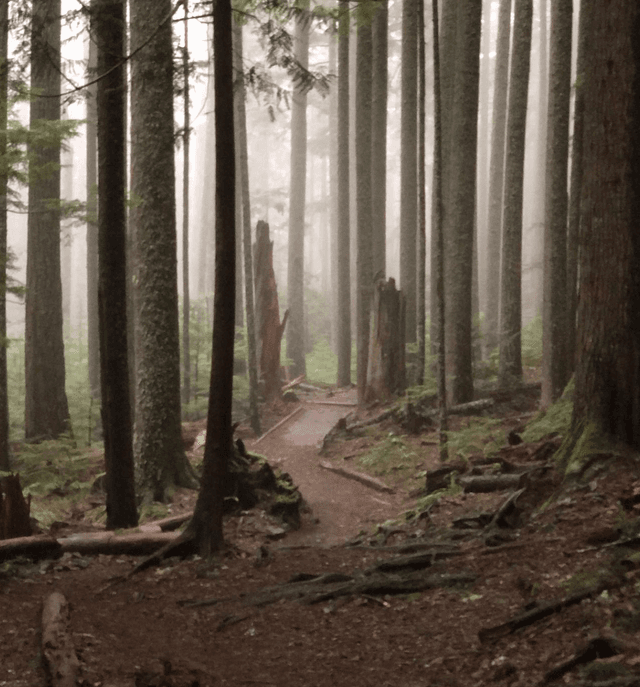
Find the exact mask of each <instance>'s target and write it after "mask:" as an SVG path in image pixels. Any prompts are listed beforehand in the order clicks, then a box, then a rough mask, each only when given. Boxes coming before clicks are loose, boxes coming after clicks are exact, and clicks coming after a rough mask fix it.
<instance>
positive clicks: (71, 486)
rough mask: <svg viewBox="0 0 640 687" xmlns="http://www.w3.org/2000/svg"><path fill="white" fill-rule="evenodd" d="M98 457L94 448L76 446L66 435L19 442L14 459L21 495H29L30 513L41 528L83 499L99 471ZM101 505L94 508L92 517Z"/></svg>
mask: <svg viewBox="0 0 640 687" xmlns="http://www.w3.org/2000/svg"><path fill="white" fill-rule="evenodd" d="M102 460H103V459H102V457H101V455H100V454H98V453H97V452H96V451H92V450H88V449H86V448H78V446H77V442H75V441H74V440H73V439H71V438H69V437H61V438H60V439H57V440H56V441H43V442H41V443H39V444H23V445H22V446H21V447H20V452H19V454H18V455H17V456H16V457H15V458H14V461H13V466H12V467H13V469H14V472H17V473H19V474H20V484H21V485H22V488H23V493H24V494H25V496H31V497H32V501H31V515H32V516H33V517H34V518H36V519H37V520H38V522H39V524H40V526H41V527H48V526H49V525H51V523H52V522H54V521H55V520H63V519H65V517H67V516H68V512H69V510H71V509H72V508H73V506H74V505H75V504H77V503H79V502H81V501H83V500H85V499H86V498H87V497H88V495H89V494H90V492H91V488H92V486H93V484H94V482H95V480H96V478H97V477H99V476H100V475H101V474H104V473H101V472H100V470H101V468H102ZM103 514H104V508H103V509H100V512H98V509H96V513H95V515H96V517H98V518H99V517H101V516H102V515H103Z"/></svg>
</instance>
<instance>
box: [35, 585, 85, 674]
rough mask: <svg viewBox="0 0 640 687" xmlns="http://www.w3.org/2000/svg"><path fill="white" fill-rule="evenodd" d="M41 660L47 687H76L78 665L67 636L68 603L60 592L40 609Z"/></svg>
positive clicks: (69, 637)
mask: <svg viewBox="0 0 640 687" xmlns="http://www.w3.org/2000/svg"><path fill="white" fill-rule="evenodd" d="M42 660H43V664H44V669H45V672H46V674H47V679H48V682H47V684H48V685H50V687H76V682H77V678H78V673H79V671H80V662H79V661H78V656H77V655H76V652H75V649H74V646H73V640H72V639H71V636H70V634H69V604H68V602H67V600H66V599H65V597H64V596H63V595H62V594H61V593H60V592H53V593H52V594H50V595H49V596H48V597H47V598H46V599H45V601H44V605H43V607H42Z"/></svg>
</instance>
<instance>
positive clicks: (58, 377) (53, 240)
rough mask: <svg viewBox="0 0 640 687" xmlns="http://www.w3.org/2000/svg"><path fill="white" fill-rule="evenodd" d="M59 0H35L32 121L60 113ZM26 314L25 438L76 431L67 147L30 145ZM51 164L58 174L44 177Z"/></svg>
mask: <svg viewBox="0 0 640 687" xmlns="http://www.w3.org/2000/svg"><path fill="white" fill-rule="evenodd" d="M60 69H61V64H60V0H35V2H33V4H32V27H31V88H32V91H33V92H34V93H39V94H40V95H36V96H34V98H33V100H32V101H31V112H30V121H31V123H32V124H33V123H35V122H37V121H38V120H45V121H53V122H55V121H58V120H59V119H60V95H59V94H60ZM29 154H30V160H31V164H30V165H29V218H28V223H27V226H28V229H27V230H28V239H27V295H26V312H25V385H26V395H25V428H24V431H25V438H27V439H36V438H43V439H44V438H50V439H53V438H56V437H58V436H60V435H61V434H63V433H65V432H68V431H69V430H70V424H69V406H68V403H67V395H66V392H65V362H64V342H63V330H62V280H61V276H60V211H59V207H58V204H59V201H60V146H59V144H57V143H56V144H54V145H50V146H34V145H31V146H30V150H29ZM44 165H51V172H50V173H49V174H47V175H46V177H45V178H42V177H43V175H42V169H43V166H44Z"/></svg>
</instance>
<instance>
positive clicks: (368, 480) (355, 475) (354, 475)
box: [320, 461, 394, 494]
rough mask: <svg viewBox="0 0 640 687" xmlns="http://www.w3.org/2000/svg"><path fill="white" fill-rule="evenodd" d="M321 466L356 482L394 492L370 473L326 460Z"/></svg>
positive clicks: (377, 489)
mask: <svg viewBox="0 0 640 687" xmlns="http://www.w3.org/2000/svg"><path fill="white" fill-rule="evenodd" d="M320 467H321V468H324V469H325V470H330V471H331V472H333V473H335V474H336V475H340V476H341V477H346V478H347V479H352V480H354V481H355V482H360V484H364V486H365V487H369V488H370V489H374V490H375V491H380V492H382V493H385V494H393V493H394V489H392V488H391V487H388V486H387V485H386V484H385V483H384V482H381V481H380V480H379V479H376V478H375V477H371V476H370V475H366V474H364V473H363V472H356V471H355V470H348V469H347V468H341V467H337V466H335V465H331V463H326V462H325V461H321V462H320Z"/></svg>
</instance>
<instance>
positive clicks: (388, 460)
mask: <svg viewBox="0 0 640 687" xmlns="http://www.w3.org/2000/svg"><path fill="white" fill-rule="evenodd" d="M422 462H423V456H420V455H419V454H418V453H417V452H416V451H415V450H414V449H413V447H412V446H411V445H410V444H409V443H408V442H407V441H406V440H405V439H403V438H402V437H400V436H397V435H396V434H394V433H392V432H390V433H389V434H388V435H387V436H386V437H385V438H384V439H383V440H382V441H380V442H378V443H377V444H376V445H375V446H373V447H372V448H371V449H370V450H369V451H368V452H367V453H365V454H364V455H362V456H360V457H359V458H358V463H359V465H360V466H361V467H362V468H364V469H365V470H366V471H367V472H370V473H371V474H373V475H377V476H379V477H382V476H385V475H395V476H397V477H399V478H401V479H409V478H410V477H413V476H414V475H415V474H416V471H417V470H418V468H419V467H421V466H422Z"/></svg>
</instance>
